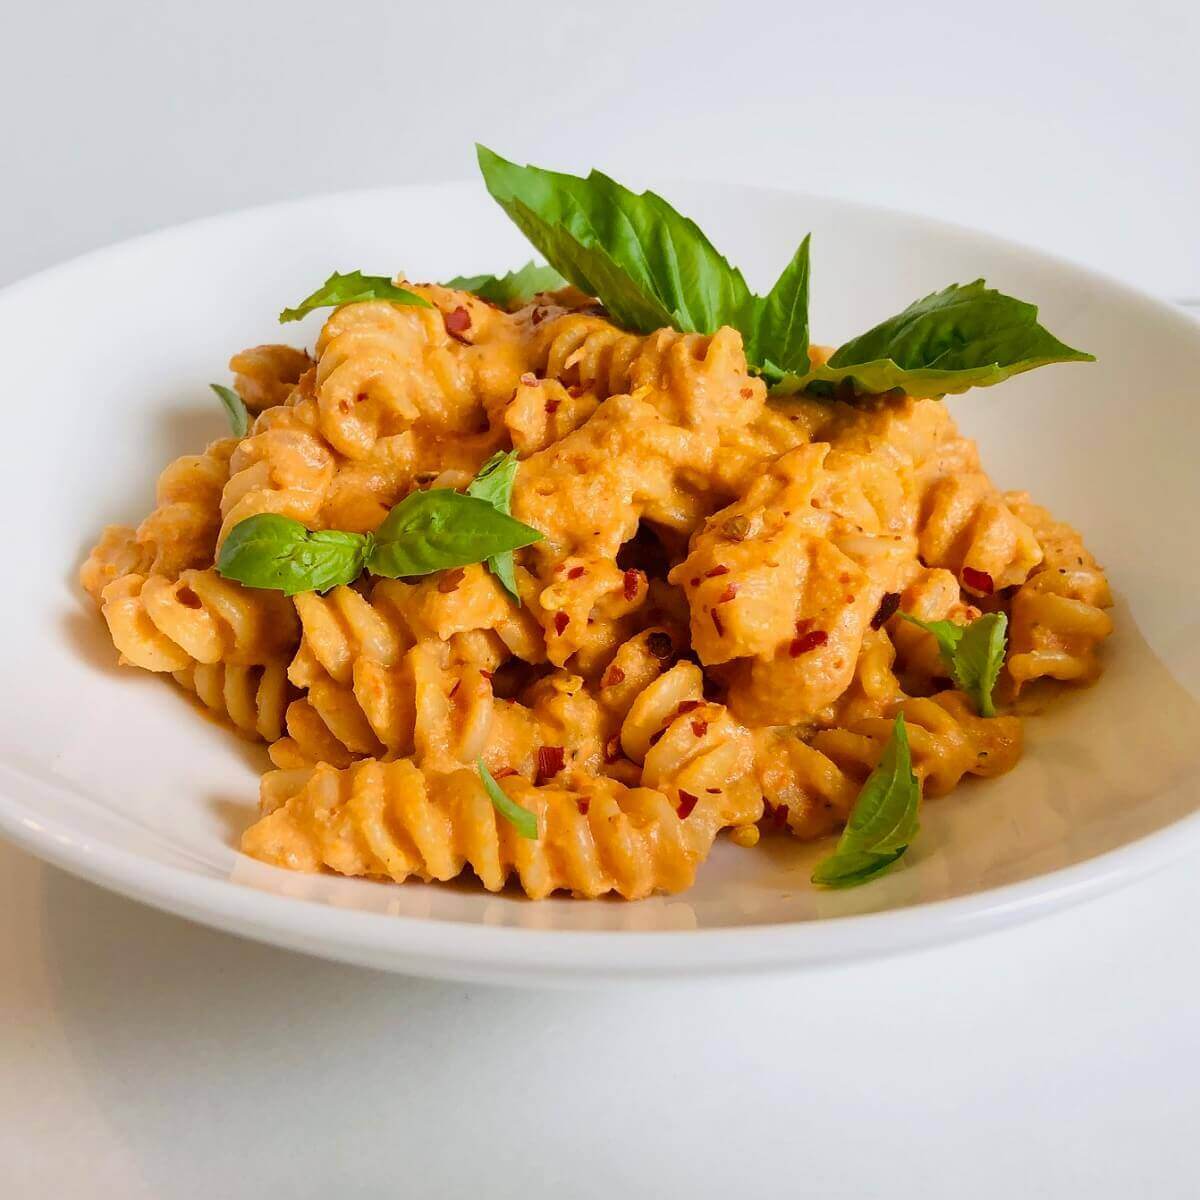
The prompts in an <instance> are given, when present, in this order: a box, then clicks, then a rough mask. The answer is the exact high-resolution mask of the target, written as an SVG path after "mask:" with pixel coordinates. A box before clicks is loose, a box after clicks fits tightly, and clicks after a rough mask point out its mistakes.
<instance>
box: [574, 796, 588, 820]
mask: <svg viewBox="0 0 1200 1200" xmlns="http://www.w3.org/2000/svg"><path fill="white" fill-rule="evenodd" d="M588 803H589V801H588V798H587V797H586V796H580V797H579V799H578V800H576V801H575V807H576V808H578V809H579V815H580V816H581V817H586V816H587V814H588Z"/></svg>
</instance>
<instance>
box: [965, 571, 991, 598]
mask: <svg viewBox="0 0 1200 1200" xmlns="http://www.w3.org/2000/svg"><path fill="white" fill-rule="evenodd" d="M962 581H963V583H965V584H966V585H967V587H969V588H974V589H975V590H976V591H977V592H982V593H983V594H984V595H985V596H990V595H991V594H992V593H993V592H994V591H995V590H996V585H995V583H994V582H993V581H992V577H991V576H990V575H989V574H988V573H987V572H986V571H977V570H975V568H974V567H963V569H962Z"/></svg>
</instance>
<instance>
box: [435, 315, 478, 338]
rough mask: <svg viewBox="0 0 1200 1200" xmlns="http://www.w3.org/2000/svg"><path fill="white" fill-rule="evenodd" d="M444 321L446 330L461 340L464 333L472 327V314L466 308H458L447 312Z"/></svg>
mask: <svg viewBox="0 0 1200 1200" xmlns="http://www.w3.org/2000/svg"><path fill="white" fill-rule="evenodd" d="M442 321H443V322H444V324H445V326H446V332H447V333H448V334H449V335H450V336H451V337H456V338H458V339H459V340H460V341H461V340H462V335H463V334H464V333H466V332H467V330H468V329H470V328H471V314H470V313H469V312H467V310H466V309H465V308H461V307H459V308H456V309H455V310H454V311H453V312H449V313H446V314H445V315H444V316H443V317H442Z"/></svg>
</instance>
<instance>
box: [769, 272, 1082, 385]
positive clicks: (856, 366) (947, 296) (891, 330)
mask: <svg viewBox="0 0 1200 1200" xmlns="http://www.w3.org/2000/svg"><path fill="white" fill-rule="evenodd" d="M1037 313H1038V310H1037V307H1036V306H1035V305H1033V304H1026V303H1025V301H1023V300H1017V299H1016V298H1015V297H1013V296H1006V295H1004V294H1003V293H1002V292H998V291H995V290H994V289H993V288H989V287H988V286H987V285H986V284H985V283H984V281H983V280H982V279H976V280H975V282H974V283H967V284H958V283H953V284H951V285H950V286H949V287H948V288H945V289H943V290H942V291H940V292H934V293H933V294H932V295H929V296H926V297H924V299H922V300H917V301H916V302H915V303H913V304H910V305H909V306H908V307H907V308H906V309H905V310H904V311H903V312H902V313H899V314H897V315H896V316H894V317H889V318H888V319H887V320H886V321H882V322H880V324H878V325H876V326H875V328H874V329H870V330H868V331H867V332H866V333H864V334H860V335H859V336H858V337H856V338H853V339H852V340H850V341H848V342H847V343H846V344H845V345H844V346H839V347H838V349H837V350H835V351H834V352H833V354H832V355H831V356H830V358H829V361H828V362H826V363H825V364H824V366H820V367H817V368H815V369H814V370H811V371H808V372H806V373H805V374H803V375H799V376H787V377H784V378H782V379H780V380H779V381H778V386H777V388H776V390H777V391H781V392H788V391H792V392H795V391H800V390H801V389H805V390H807V391H809V392H812V393H814V394H816V395H822V396H837V395H841V394H842V393H848V394H850V395H868V394H869V395H878V394H880V393H883V392H887V391H890V390H891V389H892V388H900V389H901V390H902V391H904V392H906V393H907V394H908V395H910V396H917V397H930V396H944V395H947V394H948V393H955V392H965V391H966V390H967V389H968V388H972V387H990V386H991V385H992V384H994V383H1000V382H1002V381H1003V380H1005V379H1008V378H1009V377H1010V376H1012V375H1019V374H1020V373H1021V372H1022V371H1032V370H1033V369H1034V368H1035V367H1044V366H1046V365H1047V364H1048V363H1057V362H1095V361H1096V360H1095V356H1094V355H1092V354H1085V353H1083V351H1081V350H1072V349H1071V347H1070V346H1067V345H1064V344H1063V343H1062V342H1060V341H1059V340H1058V338H1056V337H1055V336H1054V335H1053V334H1052V333H1050V332H1049V330H1047V329H1044V328H1043V327H1042V326H1041V325H1039V324H1038V320H1037Z"/></svg>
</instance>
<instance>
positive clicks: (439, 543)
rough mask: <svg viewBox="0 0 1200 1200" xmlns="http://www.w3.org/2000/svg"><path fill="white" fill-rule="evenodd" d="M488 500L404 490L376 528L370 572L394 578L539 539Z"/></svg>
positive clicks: (448, 491) (446, 490)
mask: <svg viewBox="0 0 1200 1200" xmlns="http://www.w3.org/2000/svg"><path fill="white" fill-rule="evenodd" d="M541 537H542V535H541V534H540V533H539V532H538V531H537V530H536V529H532V528H531V527H530V526H528V525H524V524H522V523H521V522H520V521H515V520H513V518H512V517H509V516H506V515H505V514H504V513H502V512H499V511H498V510H497V509H496V508H495V507H494V506H493V505H492V504H490V503H488V501H487V500H481V499H479V498H478V497H475V496H464V495H463V494H462V492H455V491H452V490H451V489H449V488H431V489H430V490H429V491H424V492H413V493H411V495H409V496H406V497H405V498H404V499H403V500H401V501H400V503H399V504H397V505H396V507H395V508H393V509H392V511H391V512H390V513H388V515H387V517H386V518H385V519H384V522H383V524H382V525H380V526H379V528H378V529H377V530H376V531H375V545H374V548H373V549H372V551H371V554H370V556H369V557H368V559H367V569H368V570H369V571H370V572H371V573H372V574H373V575H386V576H387V577H388V578H391V579H397V578H400V577H402V576H408V575H428V574H430V573H431V572H433V571H444V570H446V569H447V568H450V567H465V566H468V565H470V564H471V563H477V562H483V561H484V560H485V559H488V558H492V557H493V556H495V555H498V554H503V553H504V552H505V551H506V550H518V549H520V548H521V547H522V546H528V545H530V544H531V543H533V542H537V541H540V540H541Z"/></svg>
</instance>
